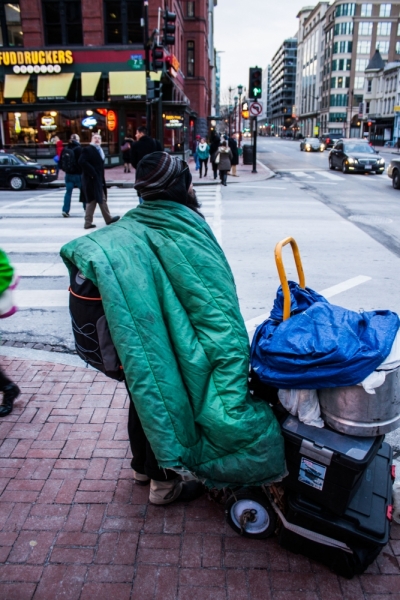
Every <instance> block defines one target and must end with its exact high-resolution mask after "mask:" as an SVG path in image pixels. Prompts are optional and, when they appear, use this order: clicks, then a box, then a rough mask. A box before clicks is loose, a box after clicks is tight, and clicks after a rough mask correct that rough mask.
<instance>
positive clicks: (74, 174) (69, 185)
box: [60, 133, 84, 217]
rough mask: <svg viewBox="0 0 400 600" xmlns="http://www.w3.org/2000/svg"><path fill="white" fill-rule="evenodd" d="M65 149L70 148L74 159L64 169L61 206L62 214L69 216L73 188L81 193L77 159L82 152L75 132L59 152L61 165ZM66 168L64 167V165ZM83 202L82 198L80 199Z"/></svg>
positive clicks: (80, 172) (79, 169)
mask: <svg viewBox="0 0 400 600" xmlns="http://www.w3.org/2000/svg"><path fill="white" fill-rule="evenodd" d="M65 150H67V151H69V150H72V152H73V156H74V160H73V161H72V164H71V166H70V168H69V169H68V170H66V171H65V196H64V204H63V207H62V212H61V214H62V216H63V217H69V211H70V210H71V198H72V192H73V190H74V188H75V187H76V188H78V189H79V191H80V193H81V195H82V190H81V188H82V182H81V174H82V169H81V167H80V165H79V159H80V157H81V153H82V146H81V145H80V138H79V135H78V134H77V133H73V134H72V135H71V138H70V142H69V144H68V146H67V147H66V148H64V150H63V151H62V153H61V156H60V165H61V168H62V167H63V153H64V152H65ZM64 169H66V167H64ZM81 201H82V202H84V201H83V200H81Z"/></svg>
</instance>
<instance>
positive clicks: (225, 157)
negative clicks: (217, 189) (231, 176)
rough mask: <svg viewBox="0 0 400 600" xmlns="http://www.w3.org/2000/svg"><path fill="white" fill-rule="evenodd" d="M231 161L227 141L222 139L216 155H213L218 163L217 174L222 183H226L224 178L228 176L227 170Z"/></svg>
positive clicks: (230, 152)
mask: <svg viewBox="0 0 400 600" xmlns="http://www.w3.org/2000/svg"><path fill="white" fill-rule="evenodd" d="M231 161H232V150H231V149H230V148H229V146H228V143H227V142H226V141H225V140H224V141H223V142H221V145H220V147H219V148H218V151H217V155H216V157H215V162H216V163H217V165H218V170H219V176H220V179H221V183H222V185H227V184H226V180H227V176H228V171H230V170H231V164H232V162H231Z"/></svg>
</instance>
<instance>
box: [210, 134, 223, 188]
mask: <svg viewBox="0 0 400 600" xmlns="http://www.w3.org/2000/svg"><path fill="white" fill-rule="evenodd" d="M220 143H221V140H220V137H219V136H218V135H216V134H214V135H213V136H212V138H211V141H210V158H211V165H212V170H213V172H214V179H217V177H218V165H217V163H216V162H215V158H216V156H217V152H218V148H219V145H220Z"/></svg>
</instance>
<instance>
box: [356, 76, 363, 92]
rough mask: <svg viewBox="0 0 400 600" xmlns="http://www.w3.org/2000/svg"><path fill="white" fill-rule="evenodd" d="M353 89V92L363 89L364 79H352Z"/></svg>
mask: <svg viewBox="0 0 400 600" xmlns="http://www.w3.org/2000/svg"><path fill="white" fill-rule="evenodd" d="M354 89H355V90H362V89H364V77H354Z"/></svg>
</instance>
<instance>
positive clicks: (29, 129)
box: [4, 108, 119, 158]
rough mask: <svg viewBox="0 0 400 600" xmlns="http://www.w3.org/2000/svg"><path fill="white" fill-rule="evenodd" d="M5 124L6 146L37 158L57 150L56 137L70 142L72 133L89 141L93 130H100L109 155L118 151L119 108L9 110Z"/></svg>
mask: <svg viewBox="0 0 400 600" xmlns="http://www.w3.org/2000/svg"><path fill="white" fill-rule="evenodd" d="M6 116H7V119H6V121H5V123H4V130H5V131H4V133H5V138H6V145H7V146H9V147H11V148H13V149H15V150H16V149H18V150H19V151H20V152H24V153H25V154H27V155H28V156H31V157H33V158H40V157H42V158H45V157H49V156H53V155H54V153H55V146H54V141H53V140H54V137H55V136H56V135H57V136H58V137H59V138H60V139H61V140H62V141H63V142H67V141H68V140H69V139H70V137H71V134H72V133H77V134H78V135H79V136H80V139H81V143H82V144H83V145H85V144H89V143H90V140H91V138H92V134H93V133H99V134H100V135H101V137H102V140H103V149H104V152H105V154H106V155H111V154H118V151H119V148H118V118H119V117H118V110H117V109H114V110H112V109H110V110H109V109H106V108H94V109H93V110H86V111H85V110H67V109H63V110H47V111H45V110H44V111H27V112H9V113H7V115H6Z"/></svg>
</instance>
